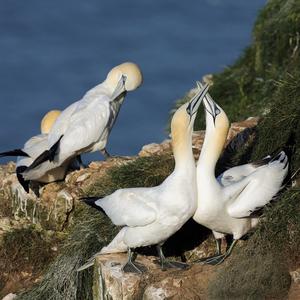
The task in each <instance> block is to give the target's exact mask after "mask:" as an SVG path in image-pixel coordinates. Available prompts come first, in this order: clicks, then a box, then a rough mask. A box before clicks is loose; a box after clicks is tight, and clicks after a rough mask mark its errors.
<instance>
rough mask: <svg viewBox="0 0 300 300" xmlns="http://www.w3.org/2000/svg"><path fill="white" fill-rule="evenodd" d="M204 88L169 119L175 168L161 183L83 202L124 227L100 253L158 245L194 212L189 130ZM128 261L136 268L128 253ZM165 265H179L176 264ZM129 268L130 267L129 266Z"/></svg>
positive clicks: (193, 173)
mask: <svg viewBox="0 0 300 300" xmlns="http://www.w3.org/2000/svg"><path fill="white" fill-rule="evenodd" d="M207 90H208V86H205V87H204V88H203V89H202V90H200V91H199V92H198V93H197V94H196V95H195V96H194V98H193V99H192V100H191V101H190V102H189V103H186V104H184V105H182V106H181V107H180V108H179V109H178V110H177V111H176V112H175V114H174V116H173V118H172V122H171V135H172V144H173V153H174V157H175V169H174V171H173V173H172V174H171V175H170V176H169V177H167V178H166V179H165V181H164V182H163V183H162V184H161V185H159V186H156V187H151V188H128V189H121V190H117V191H116V192H114V193H113V194H111V195H109V196H107V197H105V198H103V199H99V200H97V201H92V203H89V202H88V201H86V202H87V203H88V204H91V205H92V204H93V205H96V206H99V207H101V208H102V209H103V210H104V211H105V213H106V214H107V215H108V216H109V217H110V219H111V220H112V221H113V223H114V224H116V225H120V226H124V227H123V228H122V229H121V231H120V232H119V233H118V234H117V236H116V237H115V238H114V239H113V241H112V242H111V243H110V244H109V245H108V246H106V247H104V248H103V249H102V250H101V252H100V253H114V252H125V251H127V249H131V248H132V249H134V248H137V247H141V246H149V245H155V244H158V245H159V247H160V246H161V245H162V244H163V243H164V242H165V241H166V240H167V239H168V238H169V237H170V236H171V235H173V234H174V233H175V232H176V231H178V230H179V229H180V228H181V227H182V225H183V224H184V223H185V222H186V221H187V220H188V219H189V218H190V217H191V216H192V215H193V214H194V212H195V210H196V197H197V194H196V192H197V190H196V167H195V161H194V157H193V152H192V131H193V124H194V120H195V117H196V112H197V109H198V107H199V105H200V103H201V101H202V99H203V97H204V95H205V93H206V92H207ZM159 254H160V258H161V263H162V267H165V266H166V264H167V263H166V261H165V258H164V256H163V254H162V252H161V248H159ZM128 263H129V264H130V265H131V266H132V265H133V266H134V267H133V268H135V267H136V265H134V264H133V263H132V261H131V256H129V261H128ZM128 263H127V265H128ZM168 266H170V267H174V266H175V267H180V263H172V264H168ZM182 266H183V264H181V267H182ZM125 271H126V268H125ZM129 271H134V270H133V269H132V268H131V269H130V268H129ZM139 271H140V269H139Z"/></svg>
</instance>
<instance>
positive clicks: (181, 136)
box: [171, 103, 192, 151]
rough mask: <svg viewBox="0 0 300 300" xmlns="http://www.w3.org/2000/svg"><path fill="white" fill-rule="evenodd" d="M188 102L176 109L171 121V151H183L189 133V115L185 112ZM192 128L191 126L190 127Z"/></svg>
mask: <svg viewBox="0 0 300 300" xmlns="http://www.w3.org/2000/svg"><path fill="white" fill-rule="evenodd" d="M187 106H188V103H186V104H184V105H182V106H181V107H180V108H178V109H177V111H176V112H175V114H174V115H173V118H172V121H171V136H172V144H173V151H176V149H177V150H178V151H181V150H182V151H185V150H186V146H187V141H188V138H189V136H190V135H191V134H189V132H188V129H189V125H190V117H189V115H188V114H187V112H186V108H187ZM191 128H192V127H191Z"/></svg>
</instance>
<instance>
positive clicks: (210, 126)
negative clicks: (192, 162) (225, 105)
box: [197, 111, 229, 177]
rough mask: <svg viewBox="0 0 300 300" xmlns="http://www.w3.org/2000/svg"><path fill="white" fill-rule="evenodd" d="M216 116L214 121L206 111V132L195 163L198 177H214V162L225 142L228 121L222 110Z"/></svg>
mask: <svg viewBox="0 0 300 300" xmlns="http://www.w3.org/2000/svg"><path fill="white" fill-rule="evenodd" d="M217 118H218V119H217V120H215V122H214V121H213V118H212V116H211V115H210V114H209V113H207V112H206V124H207V125H206V132H205V137H204V143H203V146H202V149H201V154H200V157H199V160H198V164H197V174H198V176H200V177H201V176H202V177H207V176H208V175H209V176H213V177H215V167H216V163H217V161H218V159H219V157H220V155H221V153H222V150H223V148H224V145H225V142H226V138H227V134H228V130H229V121H228V119H227V116H226V114H225V112H223V111H222V113H221V114H220V115H218V117H217Z"/></svg>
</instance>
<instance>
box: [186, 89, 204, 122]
mask: <svg viewBox="0 0 300 300" xmlns="http://www.w3.org/2000/svg"><path fill="white" fill-rule="evenodd" d="M197 85H198V83H197ZM208 89H209V85H208V84H206V85H205V86H204V87H202V86H199V85H198V92H197V93H196V95H195V96H194V97H193V98H192V99H191V100H190V103H189V105H188V107H187V108H186V112H187V113H188V114H189V116H190V118H192V116H193V115H194V114H195V113H197V111H198V108H199V106H200V104H201V102H202V100H203V98H204V97H205V95H206V93H207V91H208Z"/></svg>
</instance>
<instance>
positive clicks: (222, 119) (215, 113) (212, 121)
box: [197, 83, 229, 135]
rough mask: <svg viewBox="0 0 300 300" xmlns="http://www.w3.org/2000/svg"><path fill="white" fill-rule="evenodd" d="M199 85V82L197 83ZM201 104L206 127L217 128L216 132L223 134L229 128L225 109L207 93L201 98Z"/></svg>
mask: <svg viewBox="0 0 300 300" xmlns="http://www.w3.org/2000/svg"><path fill="white" fill-rule="evenodd" d="M197 84H198V86H201V84H200V83H197ZM203 105H204V109H205V112H206V127H207V129H209V130H217V131H218V132H220V133H221V132H223V131H224V134H225V132H226V135H227V130H228V128H229V120H228V117H227V115H226V113H225V111H224V110H223V109H222V108H221V107H220V106H219V105H218V104H217V103H216V102H215V101H214V100H213V99H212V97H211V96H210V95H209V94H206V96H205V97H204V99H203Z"/></svg>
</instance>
